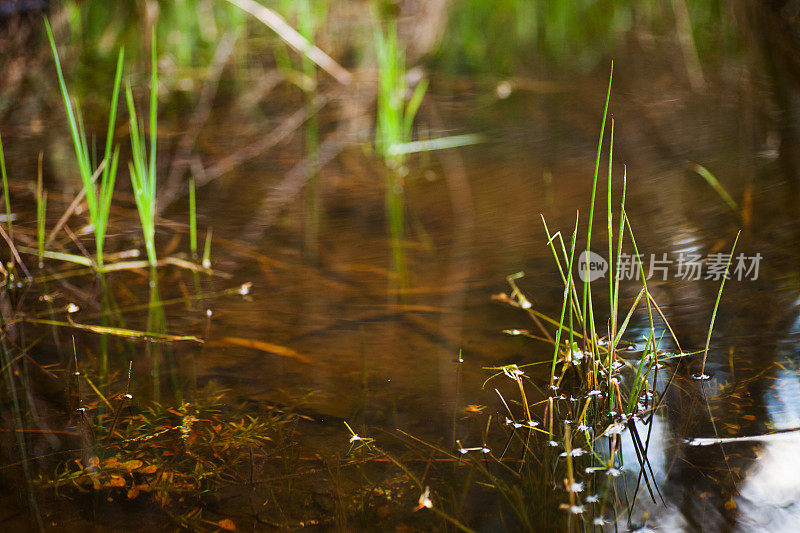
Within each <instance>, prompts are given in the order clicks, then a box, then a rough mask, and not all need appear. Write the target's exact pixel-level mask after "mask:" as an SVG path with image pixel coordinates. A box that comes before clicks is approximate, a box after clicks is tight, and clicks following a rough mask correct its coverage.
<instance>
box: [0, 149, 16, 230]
mask: <svg viewBox="0 0 800 533" xmlns="http://www.w3.org/2000/svg"><path fill="white" fill-rule="evenodd" d="M0 174H2V176H3V199H4V200H5V205H6V224H7V225H8V237H9V239H11V240H13V239H14V229H13V228H12V225H11V197H10V196H9V194H8V176H7V175H6V158H5V155H4V154H3V138H2V136H0Z"/></svg>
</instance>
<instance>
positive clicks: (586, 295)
mask: <svg viewBox="0 0 800 533" xmlns="http://www.w3.org/2000/svg"><path fill="white" fill-rule="evenodd" d="M613 78H614V62H613V61H612V62H611V72H610V73H609V75H608V89H607V91H606V102H605V105H604V107H603V120H602V122H601V123H600V138H599V139H598V141H597V157H596V158H595V164H594V177H593V179H592V198H591V201H590V203H589V228H588V230H587V231H586V253H587V255H588V253H589V252H590V251H591V246H592V223H593V222H594V202H595V195H596V194H597V176H598V174H599V173H600V155H601V153H602V150H603V135H604V134H605V130H606V118H607V117H608V103H609V102H610V101H611V81H612V79H613ZM590 284H591V282H590V281H589V263H588V261H587V262H586V270H585V272H584V281H583V305H582V313H581V314H582V315H583V317H584V318H587V319H588V313H589V312H591V310H589V309H587V307H588V305H589V298H590V295H589V292H590V291H591V288H590ZM584 327H589V328H590V329H591V330H594V322H593V321H589V324H584ZM593 337H594V335H593V334H592V335H589V336H588V338H590V339H591V338H593Z"/></svg>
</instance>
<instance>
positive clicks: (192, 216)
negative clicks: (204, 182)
mask: <svg viewBox="0 0 800 533" xmlns="http://www.w3.org/2000/svg"><path fill="white" fill-rule="evenodd" d="M189 249H190V250H191V252H192V259H193V260H195V261H197V203H196V200H195V186H194V178H191V179H190V180H189Z"/></svg>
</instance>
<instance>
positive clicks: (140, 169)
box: [125, 31, 158, 266]
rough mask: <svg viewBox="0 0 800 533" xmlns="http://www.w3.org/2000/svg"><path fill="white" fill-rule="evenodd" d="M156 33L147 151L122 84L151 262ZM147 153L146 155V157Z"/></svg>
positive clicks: (129, 94)
mask: <svg viewBox="0 0 800 533" xmlns="http://www.w3.org/2000/svg"><path fill="white" fill-rule="evenodd" d="M155 35H156V33H155V31H154V32H153V41H152V46H151V50H150V151H149V154H148V150H147V145H146V143H145V138H144V130H143V129H141V128H140V127H139V119H138V117H137V114H136V104H135V103H134V101H133V91H132V90H131V87H130V85H128V86H127V87H126V88H125V97H126V101H127V104H128V115H129V121H130V130H131V131H130V137H131V155H132V161H131V162H130V163H128V168H129V170H130V175H131V186H132V187H133V196H134V199H135V200H136V209H137V211H138V212H139V219H140V221H141V224H142V234H143V236H144V243H145V249H146V251H147V260H148V261H149V262H150V265H151V266H155V265H156V263H157V262H158V259H157V257H156V245H155V227H156V223H155V216H156V143H157V140H158V139H157V129H158V127H157V126H158V122H157V121H158V68H157V66H158V65H157V61H156V60H157V55H156V37H155ZM148 155H149V157H148Z"/></svg>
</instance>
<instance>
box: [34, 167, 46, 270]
mask: <svg viewBox="0 0 800 533" xmlns="http://www.w3.org/2000/svg"><path fill="white" fill-rule="evenodd" d="M46 223H47V191H45V190H44V187H43V184H42V160H41V157H40V158H39V177H38V180H37V183H36V244H37V250H38V252H39V253H38V256H39V268H43V267H44V261H43V254H44V235H45V229H46V228H45V226H46Z"/></svg>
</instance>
